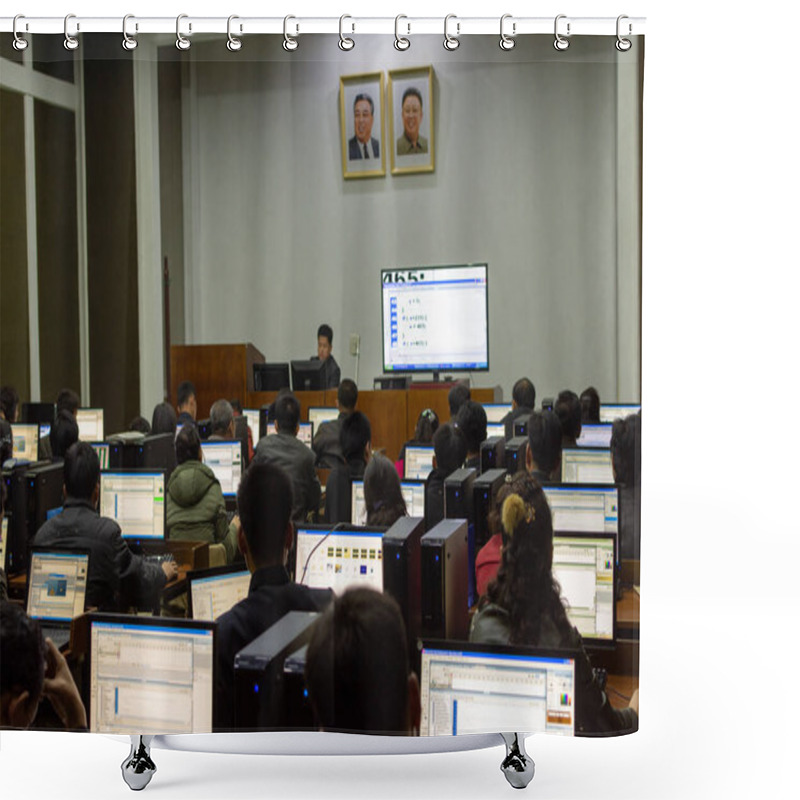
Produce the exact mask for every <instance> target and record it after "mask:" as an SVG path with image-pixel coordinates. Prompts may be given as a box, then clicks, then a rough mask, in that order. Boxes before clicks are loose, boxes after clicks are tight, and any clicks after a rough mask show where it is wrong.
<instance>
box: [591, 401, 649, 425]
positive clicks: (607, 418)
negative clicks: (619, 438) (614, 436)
mask: <svg viewBox="0 0 800 800" xmlns="http://www.w3.org/2000/svg"><path fill="white" fill-rule="evenodd" d="M641 410H642V406H641V405H640V404H639V403H607V404H604V405H601V406H600V422H613V421H614V420H615V419H624V418H625V417H629V416H630V415H631V414H638V413H639V412H640V411H641Z"/></svg>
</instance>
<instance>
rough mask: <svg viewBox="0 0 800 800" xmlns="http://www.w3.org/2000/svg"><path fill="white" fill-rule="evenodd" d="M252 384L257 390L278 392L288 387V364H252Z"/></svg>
mask: <svg viewBox="0 0 800 800" xmlns="http://www.w3.org/2000/svg"><path fill="white" fill-rule="evenodd" d="M253 386H255V390H256V391H257V392H279V391H280V390H281V389H288V388H289V365H288V364H287V363H286V362H281V363H275V364H253Z"/></svg>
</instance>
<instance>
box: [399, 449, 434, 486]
mask: <svg viewBox="0 0 800 800" xmlns="http://www.w3.org/2000/svg"><path fill="white" fill-rule="evenodd" d="M432 469H433V446H432V445H416V444H415V445H409V446H408V447H406V455H405V460H404V462H403V470H404V474H403V477H404V478H405V479H406V480H407V481H424V480H425V479H426V478H427V477H428V475H429V474H430V472H431V470H432Z"/></svg>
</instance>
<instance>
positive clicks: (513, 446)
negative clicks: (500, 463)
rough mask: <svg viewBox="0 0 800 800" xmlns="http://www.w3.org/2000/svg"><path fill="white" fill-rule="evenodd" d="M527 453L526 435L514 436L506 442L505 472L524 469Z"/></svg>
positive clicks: (510, 472) (512, 472)
mask: <svg viewBox="0 0 800 800" xmlns="http://www.w3.org/2000/svg"><path fill="white" fill-rule="evenodd" d="M527 454H528V437H527V436H515V437H514V438H513V439H509V440H508V441H507V442H506V456H505V466H506V472H508V473H509V474H510V475H513V474H514V473H515V472H519V470H521V469H525V459H526V458H527Z"/></svg>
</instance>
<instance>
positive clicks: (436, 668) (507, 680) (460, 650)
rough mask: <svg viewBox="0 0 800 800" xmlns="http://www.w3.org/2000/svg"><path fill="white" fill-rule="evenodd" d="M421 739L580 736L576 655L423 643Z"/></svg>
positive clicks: (458, 644)
mask: <svg viewBox="0 0 800 800" xmlns="http://www.w3.org/2000/svg"><path fill="white" fill-rule="evenodd" d="M420 672H421V678H420V684H421V685H420V694H421V697H420V703H421V706H422V709H421V710H422V715H421V721H420V722H421V725H420V735H421V736H458V735H460V734H467V733H492V732H496V731H526V732H529V733H555V734H560V735H562V736H574V735H575V654H574V653H571V652H567V651H549V650H537V649H534V648H529V647H524V648H523V647H515V648H511V647H502V646H500V645H493V646H492V645H478V644H461V643H457V642H441V641H427V640H426V641H423V643H422V655H421V670H420Z"/></svg>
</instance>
